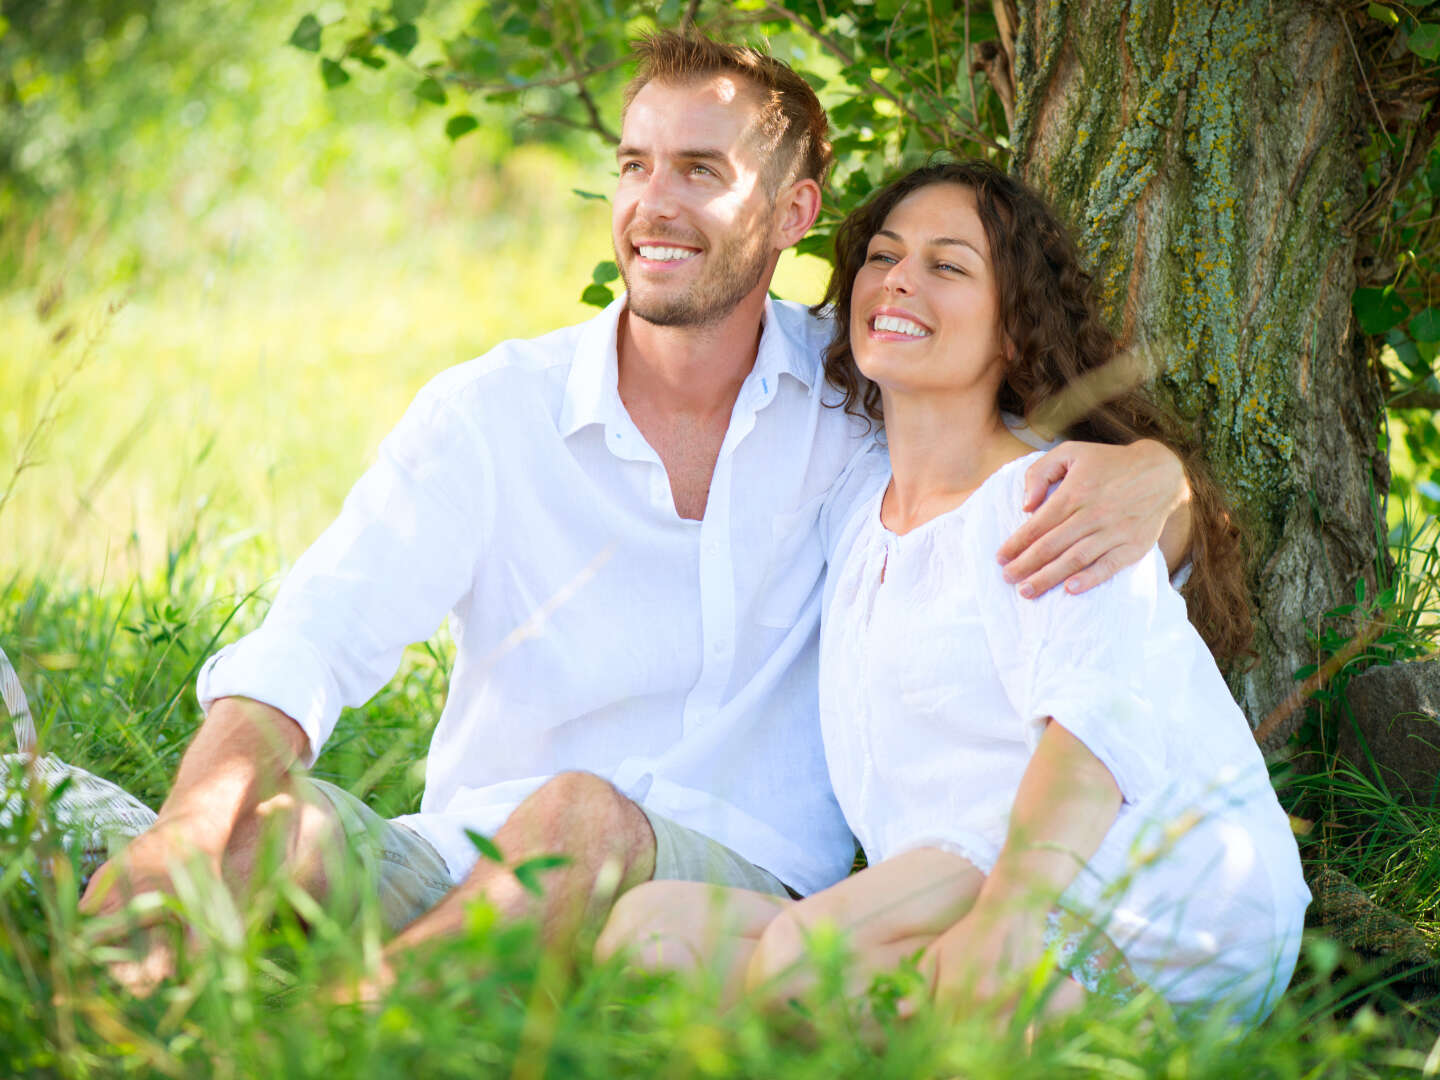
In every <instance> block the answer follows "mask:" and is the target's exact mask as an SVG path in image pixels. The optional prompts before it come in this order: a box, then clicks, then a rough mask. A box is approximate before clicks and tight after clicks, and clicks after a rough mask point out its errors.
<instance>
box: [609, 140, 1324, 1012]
mask: <svg viewBox="0 0 1440 1080" xmlns="http://www.w3.org/2000/svg"><path fill="white" fill-rule="evenodd" d="M836 245H837V258H836V271H835V275H834V277H833V279H832V281H831V284H830V288H829V292H828V294H827V297H826V301H827V302H828V303H831V304H833V306H834V309H835V314H836V328H837V329H836V334H837V337H836V340H835V342H834V343H833V344H832V346H831V347H830V349H829V350H828V352H827V354H826V375H827V377H828V378H829V380H830V381H831V382H832V383H833V384H834V385H835V386H836V387H838V388H839V389H840V390H842V391H843V392H844V394H845V403H844V404H845V407H846V408H847V409H850V410H851V411H863V412H864V413H865V414H866V415H867V416H868V417H869V418H870V419H871V420H873V421H875V422H877V423H878V422H880V421H881V420H882V418H883V423H884V431H885V437H886V442H887V444H888V448H889V462H888V464H889V469H888V470H887V469H885V468H884V454H883V453H877V454H876V455H875V464H876V466H877V467H876V469H875V470H874V473H875V479H874V481H873V492H871V493H870V494H869V497H866V498H860V499H858V500H856V501H855V503H854V505H855V506H856V507H857V509H856V510H855V511H854V512H853V513H851V514H850V515H849V517H848V518H847V519H846V520H843V521H838V522H836V521H832V523H831V534H830V545H831V551H832V561H831V571H830V579H829V582H828V585H827V589H828V593H827V604H826V612H825V618H824V623H823V626H822V633H821V671H820V678H821V690H820V699H821V723H822V727H823V729H824V735H825V747H826V754H827V759H828V762H829V766H830V774H831V780H832V782H833V785H834V788H835V793H836V797H837V798H838V799H839V802H840V805H841V808H842V809H843V810H844V811H845V814H846V818H847V820H848V821H849V822H850V825H851V828H852V829H853V830H854V832H855V835H856V836H857V838H858V839H859V840H860V842H861V844H862V845H863V847H864V849H865V852H866V855H867V857H868V859H869V862H870V866H869V867H868V868H867V869H866V870H864V871H862V872H861V873H859V874H856V875H854V876H852V877H851V878H849V879H847V880H845V881H843V882H840V883H839V884H837V885H835V886H833V887H832V888H830V889H827V890H825V891H823V892H821V893H818V894H816V895H814V896H811V897H809V898H808V899H806V900H803V901H800V902H799V903H796V904H792V905H788V906H781V905H779V903H778V902H777V901H774V900H773V899H772V898H761V897H758V896H755V895H753V894H745V893H740V892H732V893H730V894H728V895H726V896H724V897H723V910H724V911H725V912H726V913H727V917H728V918H729V919H731V924H730V925H729V927H728V930H729V935H728V938H727V940H726V941H725V942H723V943H722V942H720V941H717V940H715V939H714V937H713V933H711V931H710V928H709V927H708V926H706V925H702V924H705V923H706V915H705V913H706V911H707V910H713V908H708V909H707V906H706V902H705V901H704V900H703V899H702V897H703V895H704V893H705V888H704V887H703V886H693V885H688V884H683V883H655V884H651V885H647V886H644V887H642V888H641V889H639V890H636V891H635V892H633V893H631V894H629V895H628V896H627V897H625V898H622V901H621V903H620V905H619V906H618V907H617V909H616V913H615V915H614V917H613V918H612V921H611V923H610V925H609V926H608V927H607V929H606V931H605V933H604V934H603V935H602V938H601V941H600V943H599V949H600V952H601V953H602V955H603V954H605V953H607V952H609V951H613V950H614V949H616V948H618V947H620V946H621V945H624V944H639V945H640V946H642V948H644V949H645V950H646V953H647V955H648V956H649V957H650V959H651V960H652V962H657V963H664V964H668V965H671V966H679V967H684V966H691V965H692V964H693V963H695V962H699V961H700V960H701V959H702V958H703V959H704V960H705V962H707V963H711V962H713V961H711V960H709V958H708V957H705V953H706V952H707V950H708V951H710V952H714V951H715V950H717V949H719V947H720V945H721V944H725V945H726V946H727V947H728V952H727V955H728V956H729V957H730V960H731V963H732V974H733V980H732V981H733V985H735V986H736V987H738V986H739V985H741V983H742V982H743V983H744V985H747V986H748V987H750V988H752V989H761V988H766V989H769V990H771V991H773V992H781V993H784V994H786V995H789V994H793V993H794V992H796V990H797V988H798V987H799V986H800V985H801V984H803V982H804V981H805V975H804V965H803V964H802V963H800V961H801V960H802V959H803V957H804V942H805V939H806V937H807V936H808V934H809V932H810V931H811V929H813V928H814V927H816V926H819V925H821V924H823V923H833V924H836V925H838V926H839V927H840V928H841V929H843V930H846V931H847V932H848V933H849V934H850V937H851V944H852V947H853V948H854V950H855V953H856V959H857V970H856V979H857V985H858V986H863V985H865V984H867V983H868V981H869V979H870V977H871V976H872V975H873V974H874V973H876V972H878V971H881V970H885V969H891V968H894V967H895V966H896V965H897V964H898V963H899V962H900V961H901V960H902V959H903V958H905V957H907V956H911V955H914V954H917V953H918V954H919V955H920V969H921V972H922V974H923V975H924V976H925V977H926V979H927V981H928V983H929V986H930V988H931V991H932V993H933V995H934V996H935V997H936V998H937V1000H940V1001H942V1002H944V1003H947V1004H949V1005H951V1006H952V1007H953V1006H954V1005H956V1004H957V1003H959V1002H961V1001H968V1002H971V1003H973V1002H974V1001H976V1000H977V999H981V1000H983V999H993V998H995V997H996V995H997V994H999V993H1000V991H1001V989H1002V987H1004V986H1005V985H1006V983H1007V980H1008V979H1009V978H1010V977H1012V976H1014V975H1016V974H1017V973H1020V972H1026V971H1028V970H1031V969H1033V967H1034V965H1035V963H1036V962H1038V961H1039V960H1040V959H1041V957H1042V955H1044V953H1045V951H1046V950H1047V948H1053V949H1055V950H1056V954H1057V955H1058V958H1059V959H1058V962H1059V965H1060V967H1061V969H1062V970H1064V971H1065V972H1066V973H1067V975H1068V976H1069V979H1068V981H1067V982H1065V983H1064V985H1063V987H1062V990H1061V991H1060V992H1059V993H1058V994H1057V998H1059V999H1068V1000H1069V1001H1071V1002H1074V1001H1078V1000H1080V999H1081V998H1082V997H1083V995H1084V994H1085V993H1087V992H1095V991H1096V990H1097V989H1103V990H1105V991H1107V992H1112V993H1114V992H1118V993H1126V992H1133V991H1134V989H1135V988H1136V987H1137V986H1138V985H1145V986H1148V987H1150V988H1152V989H1153V990H1155V991H1157V992H1159V993H1161V994H1162V995H1164V996H1165V997H1166V998H1167V999H1168V1000H1170V1001H1172V1002H1174V1003H1176V1004H1189V1003H1216V1002H1220V1001H1227V1002H1231V1003H1233V1005H1234V1006H1235V1008H1236V1009H1237V1010H1238V1011H1239V1013H1240V1014H1241V1015H1243V1016H1245V1017H1248V1018H1251V1019H1258V1018H1260V1017H1262V1016H1263V1015H1265V1014H1266V1013H1267V1012H1268V1011H1269V1009H1270V1008H1271V1007H1272V1006H1273V1004H1274V1001H1275V999H1276V998H1277V997H1278V996H1279V994H1280V993H1281V992H1282V991H1283V990H1284V987H1285V985H1286V983H1287V982H1288V980H1289V977H1290V975H1291V973H1292V972H1293V970H1294V965H1295V959H1296V954H1297V951H1298V947H1299V936H1300V930H1301V925H1302V918H1303V913H1304V909H1305V905H1306V904H1307V903H1308V902H1309V893H1308V891H1307V890H1306V888H1305V885H1304V883H1303V880H1302V878H1301V874H1300V864H1299V858H1298V854H1297V851H1296V847H1295V842H1294V839H1293V837H1292V836H1291V834H1290V830H1289V827H1288V820H1287V818H1286V816H1285V814H1284V813H1283V811H1282V810H1281V809H1280V807H1279V805H1278V803H1277V802H1276V799H1275V795H1274V792H1273V789H1272V788H1271V785H1270V783H1269V779H1268V776H1267V773H1266V769H1265V765H1264V762H1263V760H1262V759H1261V756H1260V754H1259V751H1258V750H1257V748H1256V746H1255V743H1254V740H1253V738H1252V737H1251V733H1250V729H1249V726H1248V724H1247V723H1246V721H1245V718H1244V716H1243V715H1242V714H1241V712H1240V710H1239V709H1238V707H1237V706H1236V705H1235V703H1234V701H1233V700H1232V699H1231V697H1230V695H1229V693H1228V691H1227V689H1226V687H1225V683H1224V681H1223V679H1222V678H1221V676H1220V674H1219V672H1218V670H1217V668H1216V666H1215V663H1214V660H1213V659H1212V657H1211V653H1210V650H1209V649H1207V647H1206V644H1205V641H1204V640H1202V638H1201V635H1200V633H1198V632H1197V630H1196V629H1195V627H1197V626H1198V627H1199V628H1200V629H1201V630H1202V631H1204V632H1205V634H1206V636H1207V637H1208V638H1209V640H1210V643H1211V645H1212V646H1213V647H1215V648H1216V649H1217V651H1219V652H1221V653H1234V652H1236V651H1240V650H1243V649H1244V648H1245V646H1246V645H1247V644H1248V633H1249V617H1248V607H1247V604H1246V601H1245V597H1244V592H1243V583H1242V581H1241V579H1240V566H1239V559H1238V556H1237V553H1236V551H1237V541H1236V537H1235V535H1234V530H1233V529H1232V528H1230V526H1229V524H1228V518H1227V517H1226V516H1225V515H1224V513H1223V511H1222V510H1221V508H1220V504H1219V497H1218V494H1217V493H1216V491H1215V489H1214V486H1213V485H1212V484H1211V483H1210V482H1209V481H1208V480H1207V479H1205V477H1204V476H1203V473H1202V471H1201V470H1200V469H1199V468H1198V466H1196V464H1195V463H1194V462H1191V465H1192V468H1191V475H1192V481H1193V485H1194V487H1195V494H1196V499H1195V506H1196V510H1197V515H1196V517H1197V520H1196V523H1195V534H1196V542H1195V548H1194V558H1195V572H1194V578H1193V580H1192V582H1191V585H1190V591H1191V605H1192V606H1191V613H1190V615H1191V618H1192V619H1193V620H1194V626H1192V623H1191V621H1189V620H1187V616H1186V608H1185V603H1184V601H1183V600H1181V598H1180V597H1179V595H1178V594H1177V593H1176V592H1175V591H1174V590H1173V589H1172V588H1171V587H1170V584H1169V582H1168V580H1167V579H1166V576H1165V569H1164V563H1163V560H1162V559H1161V557H1160V554H1159V551H1158V549H1157V550H1155V551H1152V552H1151V554H1150V555H1149V556H1148V557H1146V558H1145V559H1142V560H1141V562H1140V563H1139V564H1138V565H1136V566H1135V567H1132V568H1131V569H1129V570H1126V571H1123V572H1122V573H1120V574H1119V575H1117V576H1116V577H1115V578H1114V579H1113V580H1112V581H1110V582H1108V583H1106V584H1105V585H1102V586H1100V587H1099V588H1097V589H1094V590H1092V591H1090V592H1088V593H1085V594H1084V595H1081V596H1068V595H1065V594H1064V593H1062V592H1060V591H1059V590H1054V591H1053V592H1052V593H1050V594H1047V595H1045V596H1043V597H1040V598H1037V599H1033V600H1027V599H1024V598H1022V597H1021V596H1019V595H1017V593H1016V591H1015V590H1014V589H1013V588H1012V587H1011V586H1008V585H1006V584H1005V583H1004V581H1003V579H1002V578H1001V569H1000V567H999V566H998V565H996V562H995V558H994V555H993V552H994V551H995V550H996V549H997V548H998V547H999V546H1000V544H1001V542H1002V541H1003V540H1004V538H1005V537H1006V536H1007V535H1009V533H1010V532H1011V531H1012V530H1013V529H1014V528H1016V527H1017V526H1018V525H1019V524H1020V523H1021V522H1022V521H1023V520H1024V517H1025V514H1024V513H1023V511H1022V509H1021V505H1022V502H1023V500H1024V492H1023V483H1024V473H1025V469H1026V467H1027V466H1028V465H1029V464H1030V463H1031V461H1032V460H1033V458H1034V456H1035V455H1034V454H1033V451H1032V448H1031V447H1030V446H1029V445H1027V444H1025V443H1023V442H1021V441H1020V440H1019V439H1017V438H1016V436H1015V435H1014V434H1012V431H1011V428H1010V426H1008V425H1007V423H1006V422H1005V414H1006V413H1015V414H1020V415H1023V416H1025V417H1026V418H1027V419H1028V420H1030V421H1031V423H1032V424H1036V423H1037V421H1039V420H1040V419H1041V418H1043V417H1046V416H1049V417H1055V416H1063V415H1066V414H1067V413H1068V414H1069V415H1071V416H1078V419H1075V420H1073V421H1072V422H1070V423H1068V424H1066V425H1065V430H1064V432H1063V434H1065V435H1066V436H1068V437H1073V438H1084V439H1090V440H1094V441H1107V442H1122V441H1130V440H1132V439H1135V438H1141V437H1157V436H1158V437H1164V436H1165V435H1166V432H1165V430H1164V426H1163V425H1162V423H1161V422H1160V420H1159V418H1158V414H1157V413H1156V411H1155V410H1154V408H1153V407H1152V406H1151V405H1150V404H1149V402H1148V401H1147V400H1146V399H1145V397H1144V396H1143V395H1142V394H1140V393H1139V392H1138V391H1134V390H1131V391H1124V392H1121V393H1120V394H1119V395H1118V396H1114V397H1112V398H1111V399H1110V400H1108V401H1104V400H1096V398H1097V397H1098V396H1099V395H1100V394H1102V393H1103V391H1097V390H1096V389H1095V388H1096V387H1097V386H1099V385H1100V384H1101V383H1102V382H1103V379H1097V378H1096V377H1095V376H1093V375H1090V376H1087V373H1091V372H1095V371H1097V370H1098V369H1102V368H1104V367H1105V365H1106V364H1107V363H1109V362H1110V361H1111V360H1112V359H1113V358H1114V355H1115V352H1116V349H1115V343H1114V341H1113V339H1112V337H1111V336H1110V334H1109V333H1108V332H1107V331H1106V329H1105V328H1104V326H1103V324H1102V322H1101V321H1100V319H1099V317H1098V315H1097V312H1096V308H1095V305H1094V301H1093V298H1092V296H1091V292H1090V281H1089V278H1088V277H1087V276H1086V275H1085V274H1084V273H1083V272H1082V271H1081V270H1080V268H1079V266H1078V262H1077V259H1076V255H1075V252H1074V249H1073V246H1072V244H1071V242H1070V240H1069V239H1068V237H1067V235H1066V232H1065V230H1064V229H1063V228H1062V227H1061V226H1060V225H1059V224H1058V223H1057V221H1056V219H1055V217H1054V216H1053V214H1052V213H1051V212H1050V211H1049V209H1048V208H1047V207H1046V206H1045V204H1044V203H1043V201H1042V200H1040V199H1039V198H1038V197H1037V196H1036V195H1035V194H1034V193H1033V192H1031V191H1029V190H1028V189H1027V188H1025V187H1024V186H1023V185H1022V184H1020V183H1019V182H1017V181H1016V180H1014V179H1012V178H1010V177H1008V176H1006V175H1005V174H1003V173H1001V172H999V171H997V170H995V169H993V168H991V167H989V166H987V165H984V164H943V165H934V166H930V167H927V168H924V169H921V170H919V171H917V172H915V173H911V174H910V175H908V176H906V177H904V178H902V179H900V180H898V181H896V182H895V183H892V184H891V185H890V186H889V187H887V188H885V189H884V190H882V191H881V192H880V193H879V194H878V195H877V196H875V198H874V199H872V200H871V202H870V203H869V204H867V205H866V206H865V207H863V208H861V209H860V210H858V211H856V212H855V213H854V214H853V215H851V217H850V218H849V219H848V220H847V221H846V222H845V224H844V225H843V226H842V227H841V229H840V231H839V233H838V234H837V239H836ZM1083 395H1088V398H1087V397H1083ZM1077 398H1080V400H1079V401H1078V404H1077V401H1076V399H1077ZM1170 441H1173V440H1170ZM707 934H711V936H710V938H709V939H707Z"/></svg>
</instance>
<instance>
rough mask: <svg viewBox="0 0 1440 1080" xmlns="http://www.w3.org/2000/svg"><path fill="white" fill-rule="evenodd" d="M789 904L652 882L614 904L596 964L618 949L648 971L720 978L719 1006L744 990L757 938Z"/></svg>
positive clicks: (746, 893) (759, 895)
mask: <svg viewBox="0 0 1440 1080" xmlns="http://www.w3.org/2000/svg"><path fill="white" fill-rule="evenodd" d="M794 903H795V902H794V901H792V900H785V899H782V898H781V897H778V896H771V895H769V894H768V893H759V892H751V891H749V890H748V889H735V888H724V887H721V886H719V885H706V884H702V883H699V882H693V881H651V882H647V883H645V884H644V885H640V886H637V887H636V888H634V889H631V890H630V891H629V892H627V893H625V894H624V895H623V896H621V897H620V899H619V900H618V901H616V903H615V908H614V910H613V911H612V912H611V913H610V919H609V921H608V922H606V924H605V928H604V929H603V930H601V932H600V937H599V938H598V939H597V940H596V942H595V958H596V959H597V960H602V961H603V960H608V959H609V958H610V957H612V956H614V955H615V954H616V953H617V952H620V951H621V950H622V949H628V950H630V952H631V955H632V958H633V961H634V962H635V963H636V964H637V965H638V966H640V967H642V968H645V969H646V970H649V971H681V972H698V971H701V970H704V971H706V972H708V973H710V974H711V975H712V976H715V977H718V979H719V982H720V992H721V1001H722V1004H727V1005H728V1004H730V1003H732V1002H734V1001H735V1000H736V999H737V998H738V997H739V996H740V994H741V993H742V992H743V991H744V988H745V973H746V971H747V970H748V968H749V966H750V957H751V955H752V954H753V953H754V951H755V946H756V944H757V943H758V942H759V940H760V935H761V934H762V933H763V932H764V930H765V928H766V927H767V926H768V925H770V923H771V921H772V920H774V918H775V917H776V915H778V914H779V913H780V912H781V911H783V910H785V909H786V908H789V907H793V906H794Z"/></svg>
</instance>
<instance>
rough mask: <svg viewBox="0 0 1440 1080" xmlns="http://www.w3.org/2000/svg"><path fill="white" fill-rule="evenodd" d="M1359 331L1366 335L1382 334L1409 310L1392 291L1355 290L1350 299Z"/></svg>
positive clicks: (1386, 289) (1387, 289)
mask: <svg viewBox="0 0 1440 1080" xmlns="http://www.w3.org/2000/svg"><path fill="white" fill-rule="evenodd" d="M1350 303H1351V305H1352V306H1353V307H1354V308H1355V318H1356V319H1357V320H1359V323H1360V329H1362V330H1364V331H1365V333H1367V334H1383V333H1384V332H1385V331H1386V330H1389V329H1390V328H1391V327H1392V326H1394V325H1395V324H1396V323H1398V322H1399V321H1400V320H1401V319H1403V318H1405V316H1406V314H1408V313H1409V310H1410V309H1409V308H1407V307H1406V306H1405V302H1404V301H1403V300H1401V299H1400V298H1399V297H1398V296H1396V295H1395V292H1394V290H1393V289H1389V288H1385V289H1356V290H1355V293H1354V295H1352V296H1351V297H1350Z"/></svg>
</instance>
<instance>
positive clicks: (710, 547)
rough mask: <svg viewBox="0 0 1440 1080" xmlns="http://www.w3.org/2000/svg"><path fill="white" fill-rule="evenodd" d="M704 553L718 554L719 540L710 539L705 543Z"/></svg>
mask: <svg viewBox="0 0 1440 1080" xmlns="http://www.w3.org/2000/svg"><path fill="white" fill-rule="evenodd" d="M705 554H706V555H719V554H720V541H718V540H711V541H710V542H709V543H708V544H706V545H705Z"/></svg>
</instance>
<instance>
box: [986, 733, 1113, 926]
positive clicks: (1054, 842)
mask: <svg viewBox="0 0 1440 1080" xmlns="http://www.w3.org/2000/svg"><path fill="white" fill-rule="evenodd" d="M1120 803H1121V797H1120V789H1119V787H1117V786H1116V784H1115V779H1114V777H1112V776H1111V775H1110V770H1109V769H1107V768H1106V767H1105V766H1104V765H1103V764H1102V763H1101V761H1100V759H1099V758H1097V757H1096V756H1095V755H1094V754H1092V753H1091V752H1090V751H1089V750H1088V749H1087V748H1086V746H1085V744H1084V743H1082V742H1081V741H1080V740H1079V739H1077V738H1076V737H1075V736H1074V735H1072V734H1070V732H1068V731H1066V730H1065V728H1064V727H1063V726H1061V725H1060V724H1057V723H1055V722H1054V721H1051V722H1050V723H1049V724H1047V726H1046V728H1045V732H1044V734H1043V735H1041V737H1040V745H1039V746H1038V747H1036V750H1035V753H1034V755H1033V756H1032V757H1031V759H1030V764H1029V765H1027V766H1026V768H1025V775H1024V776H1023V777H1022V778H1021V780H1020V788H1019V790H1018V792H1017V793H1016V795H1015V805H1014V807H1013V808H1012V809H1011V811H1010V828H1009V832H1008V834H1007V835H1006V838H1005V846H1004V847H1003V848H1002V849H1001V851H1000V855H999V857H998V858H997V859H996V860H995V866H994V867H993V868H992V869H991V872H990V874H989V876H988V877H987V878H986V880H985V884H984V886H982V888H981V890H980V896H979V898H978V899H977V900H976V904H975V907H976V911H975V914H978V915H981V916H984V915H986V914H996V915H998V914H1002V913H1006V914H1013V913H1017V912H1019V911H1021V910H1029V911H1032V912H1033V913H1034V914H1035V915H1038V916H1043V915H1044V914H1046V913H1048V912H1049V911H1050V909H1051V908H1052V907H1053V906H1054V905H1055V902H1056V901H1057V900H1058V899H1059V898H1060V894H1061V893H1063V892H1064V891H1065V889H1066V888H1067V887H1068V886H1069V884H1070V882H1072V881H1073V880H1074V879H1075V876H1076V875H1077V874H1078V873H1079V872H1080V868H1081V867H1082V866H1084V865H1085V863H1086V862H1087V861H1088V860H1089V858H1090V857H1091V856H1092V855H1094V854H1095V851H1096V849H1097V848H1099V846H1100V842H1101V841H1102V840H1103V839H1104V838H1105V834H1106V833H1107V832H1108V831H1109V830H1110V826H1111V825H1112V824H1114V822H1115V816H1116V814H1118V813H1119V811H1120Z"/></svg>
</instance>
